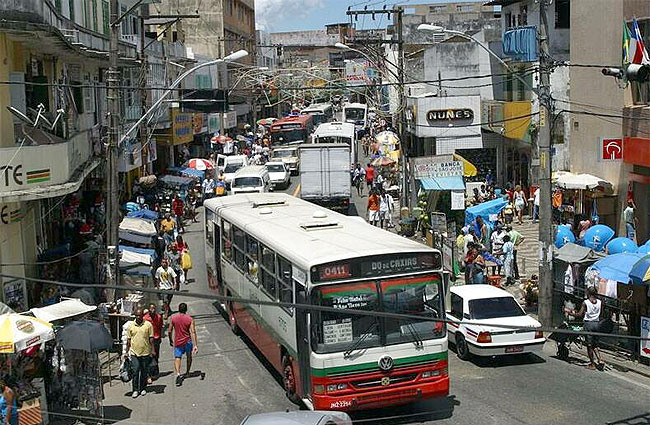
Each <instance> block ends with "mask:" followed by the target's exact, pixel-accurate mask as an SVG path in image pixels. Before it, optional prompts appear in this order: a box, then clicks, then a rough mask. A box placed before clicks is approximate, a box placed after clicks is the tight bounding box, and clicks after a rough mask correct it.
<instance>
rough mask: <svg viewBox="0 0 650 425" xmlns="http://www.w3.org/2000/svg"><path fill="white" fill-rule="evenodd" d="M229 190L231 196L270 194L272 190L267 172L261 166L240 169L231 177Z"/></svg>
mask: <svg viewBox="0 0 650 425" xmlns="http://www.w3.org/2000/svg"><path fill="white" fill-rule="evenodd" d="M230 190H231V192H232V194H233V195H236V194H238V193H266V192H270V191H271V190H272V189H271V179H270V178H269V172H268V171H266V168H265V167H263V166H261V165H249V166H247V167H242V168H240V169H239V170H238V171H237V172H236V173H235V175H234V176H233V178H232V181H231V183H230Z"/></svg>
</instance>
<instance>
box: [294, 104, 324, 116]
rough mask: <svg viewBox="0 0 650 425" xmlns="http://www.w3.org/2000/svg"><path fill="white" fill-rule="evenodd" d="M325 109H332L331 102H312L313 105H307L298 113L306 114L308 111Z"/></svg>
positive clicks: (322, 110)
mask: <svg viewBox="0 0 650 425" xmlns="http://www.w3.org/2000/svg"><path fill="white" fill-rule="evenodd" d="M327 109H332V104H331V103H314V104H313V105H309V106H308V107H306V108H305V109H303V110H302V111H300V113H301V114H307V113H310V112H324V111H325V110H327Z"/></svg>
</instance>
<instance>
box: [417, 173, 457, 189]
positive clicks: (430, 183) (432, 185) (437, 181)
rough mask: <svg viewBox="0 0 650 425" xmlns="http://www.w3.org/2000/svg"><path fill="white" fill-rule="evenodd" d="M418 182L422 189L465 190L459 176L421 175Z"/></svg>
mask: <svg viewBox="0 0 650 425" xmlns="http://www.w3.org/2000/svg"><path fill="white" fill-rule="evenodd" d="M420 184H422V188H423V189H424V190H465V183H464V182H463V178H462V177H461V176H451V177H423V178H421V179H420Z"/></svg>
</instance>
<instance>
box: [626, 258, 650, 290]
mask: <svg viewBox="0 0 650 425" xmlns="http://www.w3.org/2000/svg"><path fill="white" fill-rule="evenodd" d="M630 280H631V281H632V283H635V284H637V285H650V255H646V256H645V257H643V258H641V259H640V260H639V261H637V262H636V263H634V265H633V266H632V270H630Z"/></svg>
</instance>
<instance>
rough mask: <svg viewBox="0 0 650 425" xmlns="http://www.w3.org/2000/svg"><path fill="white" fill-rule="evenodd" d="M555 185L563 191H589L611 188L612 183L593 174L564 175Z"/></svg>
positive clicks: (560, 176)
mask: <svg viewBox="0 0 650 425" xmlns="http://www.w3.org/2000/svg"><path fill="white" fill-rule="evenodd" d="M555 184H556V185H557V186H559V187H561V188H563V189H577V190H587V189H595V188H596V187H599V186H601V187H611V185H612V184H611V183H610V182H608V181H607V180H604V179H601V178H600V177H596V176H592V175H591V174H572V173H567V174H562V175H559V176H558V177H557V179H556V181H555Z"/></svg>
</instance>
